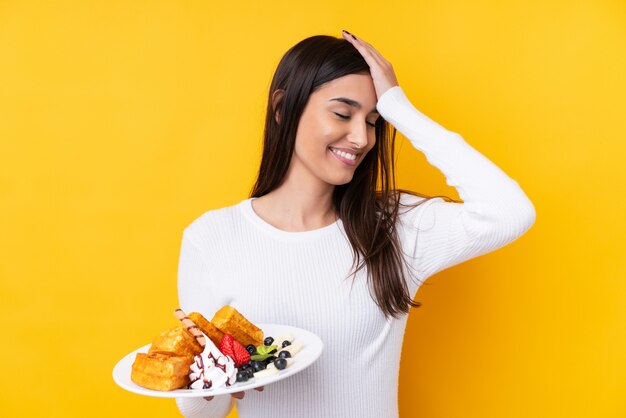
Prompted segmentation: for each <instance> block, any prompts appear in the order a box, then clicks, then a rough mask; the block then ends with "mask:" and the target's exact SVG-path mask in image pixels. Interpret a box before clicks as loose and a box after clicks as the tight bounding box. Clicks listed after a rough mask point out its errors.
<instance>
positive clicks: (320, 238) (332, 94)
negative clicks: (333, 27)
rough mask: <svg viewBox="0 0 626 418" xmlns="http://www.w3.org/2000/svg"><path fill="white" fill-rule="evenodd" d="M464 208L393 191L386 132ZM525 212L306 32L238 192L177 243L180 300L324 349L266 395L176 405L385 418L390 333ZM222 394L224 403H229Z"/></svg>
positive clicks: (460, 153)
mask: <svg viewBox="0 0 626 418" xmlns="http://www.w3.org/2000/svg"><path fill="white" fill-rule="evenodd" d="M389 124H391V125H393V127H395V128H397V130H399V131H400V132H401V133H402V134H404V135H405V136H406V138H407V139H408V140H409V141H410V142H411V144H412V145H413V146H414V147H415V148H416V149H418V150H420V151H421V152H423V153H424V154H425V156H426V158H427V160H428V162H429V163H431V164H432V165H434V166H435V167H437V168H438V169H440V170H441V172H442V173H443V174H444V175H445V176H446V179H447V183H448V184H449V185H451V186H453V187H455V188H456V189H457V190H458V192H459V195H460V197H461V199H463V202H459V201H454V200H452V199H449V198H447V197H444V196H435V197H427V196H423V195H420V194H417V193H412V192H408V191H405V190H400V189H396V188H395V177H394V164H393V162H394V158H393V157H394V139H395V130H394V131H393V135H392V134H391V133H390V131H391V126H390V125H389ZM534 221H535V210H534V206H533V204H532V203H531V201H530V200H529V199H528V197H527V196H526V195H525V193H524V192H523V191H522V189H521V188H520V186H519V185H518V183H517V182H516V181H515V180H513V179H511V178H510V177H509V176H507V175H506V174H505V173H504V172H502V170H500V169H499V168H498V167H497V166H496V165H494V164H493V163H492V162H491V161H490V160H488V159H487V158H485V157H484V156H483V155H482V154H480V153H479V152H478V151H476V150H475V149H474V148H472V147H471V146H470V145H468V144H467V143H466V142H465V141H464V139H463V138H462V137H461V136H460V135H459V134H457V133H454V132H452V131H449V130H447V129H445V128H443V127H442V126H440V125H439V124H437V123H436V122H434V121H432V120H431V119H429V118H428V117H427V116H425V115H424V114H422V113H421V112H419V111H418V110H417V109H416V108H415V107H414V106H413V105H412V104H411V102H410V101H409V100H408V99H407V97H406V96H405V93H404V91H403V90H402V88H401V87H400V86H399V84H398V81H397V79H396V75H395V73H394V70H393V68H392V66H391V64H390V63H389V62H388V61H387V60H385V59H384V58H383V57H382V56H381V54H380V53H379V52H378V51H376V49H374V48H373V47H372V46H371V45H370V44H369V43H367V42H365V41H364V40H362V39H360V38H358V37H355V36H353V35H351V34H349V33H347V32H345V31H344V32H343V39H340V38H335V37H331V36H312V37H310V38H307V39H304V40H303V41H301V42H299V43H298V44H296V45H295V46H293V47H292V48H291V49H290V50H289V51H287V53H286V54H285V55H284V57H283V58H282V60H281V62H280V63H279V65H278V68H277V70H276V73H275V75H274V79H273V81H272V84H271V87H270V91H269V99H268V108H267V118H266V122H265V132H264V149H263V157H262V161H261V166H260V169H259V175H258V179H257V181H256V184H255V185H254V188H253V190H252V192H251V197H250V198H248V199H245V200H243V201H241V202H240V203H238V204H235V205H233V206H228V207H225V208H220V209H215V210H211V211H208V212H206V213H204V214H203V215H202V216H200V217H199V218H198V219H196V220H195V221H194V222H192V223H191V225H189V226H188V227H187V228H186V229H185V231H184V233H183V239H182V245H181V254H180V263H179V277H178V280H179V281H178V290H179V299H180V300H179V302H180V306H181V307H182V309H183V310H185V311H186V312H191V311H198V312H201V313H202V314H204V315H205V316H207V317H212V315H213V314H214V313H215V311H216V310H217V309H219V308H220V307H221V306H223V305H226V304H230V305H232V306H235V307H236V308H237V309H239V310H240V311H241V312H242V313H243V314H244V315H245V316H246V317H247V318H249V319H250V320H252V321H253V322H256V323H278V324H287V325H292V326H297V327H300V328H304V329H307V330H310V331H312V332H314V333H316V334H317V335H319V336H320V337H321V338H322V340H323V341H324V352H323V353H322V355H321V357H320V358H319V359H318V360H317V361H316V362H315V363H314V364H313V365H311V366H310V367H309V368H307V369H306V370H304V371H302V372H300V373H298V374H297V375H294V376H292V377H290V378H288V379H284V380H282V381H280V382H276V383H274V384H271V385H268V386H267V387H266V388H265V390H264V391H262V392H261V391H248V392H247V393H246V394H245V397H244V393H243V392H240V393H238V394H235V395H233V396H230V395H223V396H217V397H214V398H210V400H207V399H177V404H178V407H179V409H180V411H181V412H182V413H183V415H185V416H189V417H191V416H206V417H224V416H226V415H227V414H228V413H229V411H230V410H231V408H232V406H233V404H234V402H237V410H238V413H239V416H240V417H241V418H247V417H256V418H260V417H262V418H265V417H268V418H269V417H272V418H275V417H298V418H305V417H315V418H319V417H342V418H347V417H359V418H363V417H397V416H398V403H397V399H398V376H399V364H400V351H401V347H402V339H403V335H404V330H405V326H406V321H407V317H408V312H409V308H410V307H418V306H420V304H419V303H418V302H415V301H414V300H413V298H414V296H415V294H416V292H417V290H418V288H419V286H420V284H421V283H423V282H424V280H426V279H427V278H428V277H429V276H432V275H433V274H435V273H437V272H439V271H441V270H443V269H445V268H448V267H451V266H453V265H456V264H459V263H461V262H463V261H466V260H469V259H471V258H474V257H478V256H480V255H482V254H485V253H488V252H491V251H494V250H496V249H498V248H500V247H503V246H504V245H506V244H508V243H510V242H512V241H513V240H515V239H517V238H518V237H520V236H521V235H522V234H524V233H525V232H526V231H527V230H528V229H529V228H530V227H531V225H532V224H533V223H534ZM234 398H236V399H237V400H235V399H234Z"/></svg>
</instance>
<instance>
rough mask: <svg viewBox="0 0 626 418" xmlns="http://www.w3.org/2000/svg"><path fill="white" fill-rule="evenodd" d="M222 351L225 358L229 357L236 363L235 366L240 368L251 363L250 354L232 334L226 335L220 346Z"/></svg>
mask: <svg viewBox="0 0 626 418" xmlns="http://www.w3.org/2000/svg"><path fill="white" fill-rule="evenodd" d="M219 349H220V351H221V352H222V354H224V355H225V356H229V357H230V358H232V359H233V361H234V362H235V366H237V367H240V366H243V365H244V364H246V363H247V362H249V361H250V353H248V350H246V349H245V348H244V346H243V345H241V344H240V343H239V342H238V341H237V340H235V339H234V338H233V336H232V335H230V334H224V336H223V337H222V340H221V341H220V346H219Z"/></svg>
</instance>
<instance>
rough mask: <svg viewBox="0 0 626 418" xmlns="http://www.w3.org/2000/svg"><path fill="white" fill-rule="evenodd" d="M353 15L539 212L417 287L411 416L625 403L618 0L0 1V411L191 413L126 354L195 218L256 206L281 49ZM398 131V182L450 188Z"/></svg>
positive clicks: (404, 392) (168, 286) (406, 390)
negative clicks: (131, 383)
mask: <svg viewBox="0 0 626 418" xmlns="http://www.w3.org/2000/svg"><path fill="white" fill-rule="evenodd" d="M341 29H347V30H348V31H351V32H353V33H355V34H356V35H357V36H362V37H363V38H364V39H365V40H366V41H368V42H370V43H372V44H373V46H374V47H376V48H377V49H378V50H379V51H380V52H381V53H382V54H383V56H385V57H386V58H387V59H388V60H390V61H391V62H392V64H393V65H394V69H395V71H396V74H397V76H398V79H399V82H400V84H401V86H403V88H404V90H405V92H406V93H407V95H408V97H409V98H410V99H411V101H412V102H413V103H414V104H415V106H416V107H418V108H419V109H420V110H422V111H423V112H424V113H425V114H427V115H429V116H430V117H431V118H433V119H434V120H436V121H437V122H439V123H441V124H443V125H444V126H446V127H447V128H449V129H451V130H453V131H455V132H458V133H460V134H461V135H463V137H464V138H465V140H466V141H468V142H469V143H470V144H471V145H472V146H474V147H475V148H476V149H478V150H479V151H480V152H482V153H483V154H484V155H485V156H487V157H488V158H489V159H491V160H492V161H494V162H495V163H496V164H497V165H498V166H499V167H501V168H502V169H503V170H504V171H505V172H507V173H508V174H509V175H510V176H511V177H512V178H514V179H516V180H517V181H518V182H519V183H520V185H521V186H522V188H523V189H524V191H525V192H526V193H527V194H528V196H529V197H530V198H531V200H532V201H533V202H534V204H535V208H536V211H537V221H536V223H535V225H534V226H533V227H532V228H531V230H530V231H529V232H528V233H527V234H525V235H524V236H523V237H521V238H520V239H519V240H517V241H515V242H513V243H512V244H510V245H508V246H506V247H505V248H503V249H501V250H498V251H496V252H494V253H491V254H488V255H485V256H483V257H479V258H476V259H473V260H471V261H468V262H466V263H464V264H462V265H459V266H456V267H454V268H451V269H449V270H446V271H444V272H442V273H440V274H438V275H437V276H435V277H432V278H430V279H429V280H428V281H427V283H426V284H425V285H424V286H423V287H422V288H421V289H420V291H419V292H418V295H417V300H419V301H421V302H422V303H423V306H422V307H421V308H419V309H416V310H413V311H412V314H411V316H410V320H409V324H408V327H407V334H406V337H405V346H404V351H403V358H402V368H401V372H400V412H401V416H402V417H424V418H459V417H464V418H467V417H481V418H488V417H493V418H496V417H497V418H502V417H506V418H512V417H515V418H517V417H519V418H526V417H594V418H595V417H603V418H613V417H615V418H617V417H624V416H626V401H625V400H624V399H626V398H625V397H624V394H625V393H626V336H625V331H626V277H625V273H626V269H625V267H626V264H625V262H624V258H623V255H624V254H623V253H624V250H623V244H622V243H623V237H624V236H625V233H626V231H625V222H624V220H623V214H624V213H625V206H626V205H625V204H624V201H625V199H624V193H623V191H624V190H623V181H624V177H625V176H624V157H625V156H626V154H625V153H624V150H625V146H624V142H625V141H626V126H625V123H624V115H625V114H626V111H625V105H624V97H625V96H626V82H625V78H624V74H626V58H625V57H626V6H625V5H624V3H623V2H622V1H618V0H615V1H598V0H587V1H577V2H572V1H551V2H544V1H539V0H528V1H508V2H501V1H495V0H493V1H477V2H466V1H463V0H457V1H439V2H425V1H424V2H415V1H404V2H394V1H385V2H382V3H381V2H367V1H365V2H364V1H354V2H337V1H319V2H315V3H314V4H313V3H311V4H310V5H308V6H305V5H299V4H298V3H294V2H287V1H283V2H274V3H265V2H264V3H262V4H261V3H259V4H256V3H249V4H248V3H241V2H226V3H225V4H223V2H219V3H218V2H202V1H169V2H166V1H103V2H91V1H83V2H81V1H40V2H33V1H17V0H16V1H6V0H5V1H0V139H1V148H0V211H1V212H0V231H1V232H0V236H1V240H0V257H1V263H0V275H1V282H0V283H1V285H0V298H1V304H0V309H1V311H0V325H1V326H2V344H1V345H0V347H1V348H0V350H1V353H0V354H1V355H0V362H1V364H0V366H1V369H0V371H1V373H2V375H3V377H2V379H0V382H1V383H0V415H1V416H7V417H8V416H11V417H12V416H46V417H68V416H103V417H104V416H113V415H114V416H152V417H166V416H177V409H176V407H175V404H174V402H173V401H172V400H162V399H155V398H148V397H143V396H138V395H134V394H131V393H128V392H125V391H124V390H122V389H120V388H119V387H117V386H116V385H115V384H114V382H113V380H112V378H111V371H112V368H113V366H114V364H115V363H116V362H117V361H118V360H119V359H120V358H121V357H122V356H123V355H125V354H126V353H127V352H129V351H131V350H133V349H135V348H137V347H140V346H142V345H144V344H146V343H148V342H150V341H151V339H152V338H153V337H154V336H155V335H156V334H157V333H158V332H160V331H161V330H163V329H166V328H168V327H170V326H173V325H174V324H175V322H176V320H175V319H174V318H173V316H172V311H173V309H174V308H175V307H176V306H177V295H176V269H177V263H178V251H179V248H180V239H181V233H182V230H183V228H184V227H185V226H186V225H188V224H189V223H190V222H191V221H192V220H193V219H195V218H196V217H198V216H200V215H201V214H202V213H203V212H204V211H206V210H209V209H213V208H217V207H222V206H225V205H230V204H234V203H237V202H239V201H240V200H241V199H244V198H246V197H248V194H247V193H248V191H249V190H250V187H251V186H252V182H253V180H254V176H255V174H256V170H257V168H258V163H259V161H260V154H261V131H262V126H263V120H264V115H263V111H264V109H265V105H266V104H265V100H266V96H267V89H268V88H269V83H270V80H271V76H272V74H273V71H274V69H275V68H276V65H277V64H278V61H279V59H280V57H281V56H282V54H283V53H284V52H285V51H287V49H288V48H289V47H291V46H292V45H293V44H295V43H296V42H298V41H299V40H301V39H303V38H305V37H307V36H311V35H314V34H329V35H335V36H340V30H341ZM401 145H402V146H401V150H400V152H399V160H398V164H399V167H398V170H399V184H398V185H399V186H400V187H404V188H408V189H412V190H416V191H420V192H422V193H427V194H447V195H449V196H451V197H455V198H456V197H458V194H457V193H456V191H455V190H454V189H452V188H451V187H449V186H447V185H446V184H445V178H444V177H443V175H442V174H441V173H440V172H439V171H438V170H437V169H435V168H434V167H432V166H430V165H429V164H428V163H427V162H426V160H425V158H424V157H423V155H422V154H421V153H419V152H418V151H416V150H414V149H413V148H412V147H411V145H410V144H409V143H408V142H407V141H406V140H405V139H403V138H402V140H401ZM349 349H358V347H349ZM352 378H354V379H355V381H358V376H353V377H352ZM355 390H358V387H356V386H355ZM231 416H233V417H234V416H236V413H233V414H231Z"/></svg>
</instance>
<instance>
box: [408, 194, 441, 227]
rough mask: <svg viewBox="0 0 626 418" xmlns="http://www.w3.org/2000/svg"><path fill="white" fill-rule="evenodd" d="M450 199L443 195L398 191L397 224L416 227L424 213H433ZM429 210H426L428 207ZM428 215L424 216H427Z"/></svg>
mask: <svg viewBox="0 0 626 418" xmlns="http://www.w3.org/2000/svg"><path fill="white" fill-rule="evenodd" d="M450 201H452V199H450V198H448V197H445V196H425V195H422V194H419V193H415V192H407V191H402V192H399V204H398V219H397V221H398V225H399V226H400V227H401V228H418V226H419V225H420V224H421V223H422V220H423V218H424V215H425V214H431V215H432V213H433V210H432V209H433V207H436V208H437V210H438V208H439V207H440V206H442V205H446V203H447V202H450ZM429 208H430V209H431V210H428V209H429ZM428 217H429V216H426V218H428Z"/></svg>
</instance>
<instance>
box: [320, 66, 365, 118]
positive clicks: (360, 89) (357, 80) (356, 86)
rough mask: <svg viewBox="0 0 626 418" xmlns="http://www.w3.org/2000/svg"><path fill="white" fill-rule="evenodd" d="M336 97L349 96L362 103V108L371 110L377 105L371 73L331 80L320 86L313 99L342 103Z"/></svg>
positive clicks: (329, 102) (326, 102)
mask: <svg viewBox="0 0 626 418" xmlns="http://www.w3.org/2000/svg"><path fill="white" fill-rule="evenodd" d="M334 98H347V99H351V100H354V101H356V102H358V103H360V104H361V105H362V108H361V109H360V110H363V111H366V112H370V111H371V110H372V109H374V108H375V107H376V102H377V98H376V90H375V89H374V83H373V81H372V77H371V76H370V75H369V74H349V75H346V76H343V77H339V78H336V79H334V80H331V81H329V82H328V83H326V84H324V85H322V86H321V87H320V88H318V89H317V90H316V91H315V92H314V93H313V94H312V95H311V99H315V101H316V102H318V103H321V104H327V105H331V104H341V103H342V102H341V101H336V100H331V99H334Z"/></svg>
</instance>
